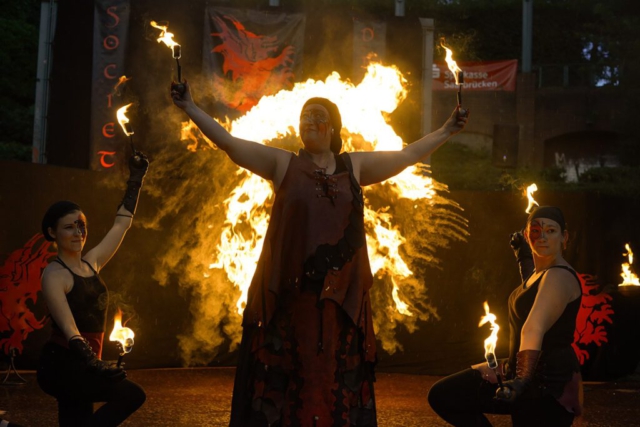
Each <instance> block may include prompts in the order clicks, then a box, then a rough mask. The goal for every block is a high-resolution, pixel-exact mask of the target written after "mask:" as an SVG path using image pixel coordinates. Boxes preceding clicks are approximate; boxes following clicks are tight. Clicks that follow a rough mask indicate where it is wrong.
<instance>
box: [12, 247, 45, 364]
mask: <svg viewBox="0 0 640 427" xmlns="http://www.w3.org/2000/svg"><path fill="white" fill-rule="evenodd" d="M51 245H52V243H51V242H48V241H46V240H45V239H44V236H43V235H42V234H36V235H35V236H33V237H32V238H31V239H30V240H29V241H28V242H27V243H26V244H25V245H24V246H23V247H22V248H20V249H17V250H15V251H13V252H12V253H11V254H10V255H9V256H8V258H7V259H6V260H5V261H4V264H2V265H1V266H0V314H1V315H0V337H1V338H0V348H2V351H3V352H4V353H5V354H11V352H12V351H17V352H18V353H19V354H20V353H22V350H23V343H24V341H25V340H26V338H27V336H28V335H29V334H30V333H31V332H33V331H35V330H37V329H41V328H42V327H43V326H44V325H45V323H46V320H47V319H46V317H43V318H42V319H38V318H36V314H35V313H34V312H33V311H32V310H31V308H30V306H31V307H32V306H33V305H35V303H36V302H37V300H38V292H39V291H40V276H41V275H42V270H44V268H45V267H46V266H47V264H48V263H49V260H50V259H51V258H52V257H53V256H55V252H51V251H50V250H49V248H50V247H51Z"/></svg>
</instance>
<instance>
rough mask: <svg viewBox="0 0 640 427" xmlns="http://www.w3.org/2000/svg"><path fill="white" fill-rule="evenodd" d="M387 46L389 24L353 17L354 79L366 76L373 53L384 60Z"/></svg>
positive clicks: (357, 79)
mask: <svg viewBox="0 0 640 427" xmlns="http://www.w3.org/2000/svg"><path fill="white" fill-rule="evenodd" d="M386 46H387V24H386V23H384V22H382V21H372V20H362V19H359V18H353V80H354V81H359V80H360V79H362V77H364V74H365V72H366V71H367V65H369V58H370V56H371V55H372V54H373V55H374V56H375V57H376V58H377V59H378V60H380V61H383V60H384V57H385V50H386Z"/></svg>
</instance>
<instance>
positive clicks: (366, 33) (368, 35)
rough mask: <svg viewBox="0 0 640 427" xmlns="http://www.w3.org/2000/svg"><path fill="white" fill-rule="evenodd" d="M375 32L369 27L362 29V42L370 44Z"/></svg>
mask: <svg viewBox="0 0 640 427" xmlns="http://www.w3.org/2000/svg"><path fill="white" fill-rule="evenodd" d="M375 35H376V34H375V32H374V31H373V28H371V27H367V28H363V29H362V41H365V42H370V41H371V40H373V38H374V37H375Z"/></svg>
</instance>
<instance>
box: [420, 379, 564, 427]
mask: <svg viewBox="0 0 640 427" xmlns="http://www.w3.org/2000/svg"><path fill="white" fill-rule="evenodd" d="M497 388H498V385H497V384H491V383H490V382H488V381H485V380H483V379H482V375H481V374H480V372H479V371H477V370H475V369H466V370H464V371H461V372H458V373H457V374H453V375H450V376H448V377H446V378H443V379H441V380H440V381H438V382H437V383H435V384H434V385H433V387H431V390H429V404H430V405H431V408H432V409H433V410H434V411H435V412H436V413H437V414H438V415H439V416H440V417H441V418H442V419H443V420H445V421H446V422H448V423H450V424H452V425H454V426H458V427H476V426H479V427H484V426H491V423H490V422H489V420H488V419H487V417H485V416H484V414H510V415H511V419H512V421H513V426H514V427H524V426H531V427H540V426H545V427H564V426H570V425H571V424H572V423H573V414H572V413H571V412H569V411H567V410H566V409H565V408H564V407H563V406H562V405H560V404H559V403H558V402H557V401H556V400H555V399H554V398H553V396H550V395H545V396H542V397H540V398H536V399H527V398H526V396H525V398H523V399H517V400H516V401H515V402H514V403H512V404H509V403H506V402H500V401H497V400H495V399H494V396H495V395H496V389H497Z"/></svg>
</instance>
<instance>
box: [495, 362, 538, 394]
mask: <svg viewBox="0 0 640 427" xmlns="http://www.w3.org/2000/svg"><path fill="white" fill-rule="evenodd" d="M541 353H542V352H541V351H540V350H522V351H519V352H518V354H516V377H515V378H514V379H512V380H509V381H505V382H504V383H503V388H501V389H500V388H499V389H498V390H496V399H498V400H501V401H503V402H507V403H513V402H515V401H516V399H517V398H518V397H520V396H522V394H523V393H524V392H525V391H526V390H527V388H529V385H530V384H531V381H533V377H534V375H535V373H536V368H537V366H538V360H540V354H541Z"/></svg>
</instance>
